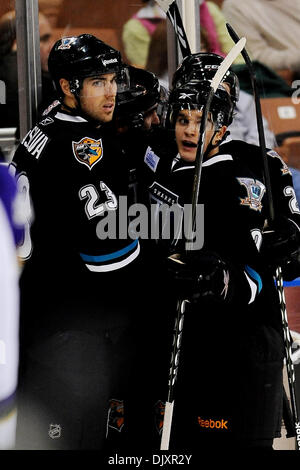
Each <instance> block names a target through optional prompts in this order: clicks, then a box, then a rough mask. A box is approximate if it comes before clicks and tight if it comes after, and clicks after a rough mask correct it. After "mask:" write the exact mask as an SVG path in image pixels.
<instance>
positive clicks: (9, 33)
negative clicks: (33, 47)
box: [0, 11, 54, 127]
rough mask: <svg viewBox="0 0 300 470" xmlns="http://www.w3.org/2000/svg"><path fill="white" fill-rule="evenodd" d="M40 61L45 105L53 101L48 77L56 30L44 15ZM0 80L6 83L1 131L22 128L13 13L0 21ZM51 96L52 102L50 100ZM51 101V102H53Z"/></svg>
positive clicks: (41, 17) (40, 15)
mask: <svg viewBox="0 0 300 470" xmlns="http://www.w3.org/2000/svg"><path fill="white" fill-rule="evenodd" d="M39 27H40V58H41V70H42V95H43V101H44V102H45V105H46V104H48V101H50V99H51V98H52V93H53V86H52V81H50V78H49V75H48V55H49V52H50V49H51V47H52V45H53V39H54V38H53V30H52V28H51V26H50V23H49V21H48V20H47V18H46V17H45V16H44V15H43V14H41V13H40V14H39ZM0 80H2V81H3V82H4V83H5V92H6V100H5V108H6V109H5V113H2V114H1V117H0V127H18V126H19V105H18V103H19V100H18V70H17V40H16V17H15V12H14V11H9V12H7V13H5V14H4V15H3V16H2V17H1V18H0ZM48 96H49V99H48ZM50 97H51V98H50Z"/></svg>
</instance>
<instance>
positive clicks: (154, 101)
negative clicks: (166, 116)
mask: <svg viewBox="0 0 300 470" xmlns="http://www.w3.org/2000/svg"><path fill="white" fill-rule="evenodd" d="M128 72H129V82H130V86H129V88H128V89H127V90H125V91H123V92H120V93H118V100H117V107H116V115H117V117H118V118H119V119H120V120H122V121H123V122H124V123H126V122H127V123H129V124H130V125H131V126H133V127H142V126H143V122H144V116H145V113H147V112H150V111H151V110H156V111H157V113H158V114H161V108H162V105H163V103H164V102H166V101H167V97H168V93H167V91H166V90H165V88H164V87H162V86H161V85H160V83H159V80H158V78H157V76H156V75H155V74H154V73H152V72H149V71H148V70H144V69H141V68H138V67H133V66H128Z"/></svg>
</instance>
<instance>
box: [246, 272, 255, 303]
mask: <svg viewBox="0 0 300 470" xmlns="http://www.w3.org/2000/svg"><path fill="white" fill-rule="evenodd" d="M244 274H245V276H246V278H247V281H248V282H249V286H250V290H251V297H250V300H249V302H248V305H249V304H252V302H253V301H254V300H255V297H256V294H257V284H255V282H254V281H252V279H251V277H249V276H248V274H247V273H246V272H245V271H244Z"/></svg>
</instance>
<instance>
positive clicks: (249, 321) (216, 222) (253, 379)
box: [144, 54, 300, 453]
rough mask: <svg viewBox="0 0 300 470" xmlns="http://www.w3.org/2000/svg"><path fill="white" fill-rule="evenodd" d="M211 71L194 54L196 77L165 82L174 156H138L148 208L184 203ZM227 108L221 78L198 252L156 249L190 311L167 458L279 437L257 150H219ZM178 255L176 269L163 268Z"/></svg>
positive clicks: (280, 176) (283, 197) (281, 202)
mask: <svg viewBox="0 0 300 470" xmlns="http://www.w3.org/2000/svg"><path fill="white" fill-rule="evenodd" d="M219 64H220V58H219V57H218V56H215V55H214V54H199V58H198V60H197V61H196V67H194V66H192V67H190V70H187V69H188V68H186V67H182V68H179V70H178V72H177V73H176V74H175V77H174V82H173V91H172V92H171V96H170V109H169V119H170V122H171V123H172V124H173V125H174V127H175V133H174V137H175V140H176V143H177V148H178V155H177V156H176V155H172V153H171V152H170V146H169V145H167V146H166V145H164V144H163V143H162V142H159V143H158V142H155V140H154V139H153V142H152V145H151V146H149V147H148V149H147V152H146V155H145V158H144V162H145V167H146V168H147V172H146V175H145V178H149V179H148V188H149V195H150V199H151V201H152V202H154V203H156V204H158V206H161V205H162V204H163V203H165V202H166V201H168V200H170V201H176V202H177V203H178V204H179V205H180V206H181V207H184V204H186V203H190V201H191V188H192V184H193V174H194V168H195V164H194V160H195V156H196V148H197V143H198V137H199V135H198V134H199V122H200V120H201V116H202V107H203V105H204V103H205V101H206V99H207V92H206V91H205V90H207V80H209V79H211V78H212V75H213V73H214V72H215V70H216V68H217V67H218V65H219ZM197 66H198V67H197ZM190 72H191V73H190ZM205 82H206V83H205ZM226 83H227V84H228V85H229V90H230V99H229V94H228V87H227V86H226ZM237 98H238V83H237V79H236V77H235V75H234V74H233V73H232V72H229V73H228V74H227V76H226V77H225V79H224V83H223V86H220V87H219V89H218V90H217V92H216V95H215V97H214V99H213V102H212V107H211V113H210V115H209V119H208V123H207V129H206V148H205V151H204V160H203V167H202V177H201V185H200V197H199V202H200V203H203V204H204V246H203V248H202V249H201V250H200V251H199V252H198V253H195V254H193V257H192V258H190V259H186V258H185V257H184V256H182V250H181V249H180V240H179V241H175V243H171V245H170V244H168V243H167V249H166V250H165V253H166V254H167V253H168V252H169V253H170V251H171V253H172V252H173V257H172V258H173V260H172V261H170V262H169V271H170V272H171V273H172V278H173V280H174V283H175V285H174V290H175V291H176V296H179V297H181V298H182V296H187V298H189V299H190V301H191V304H190V308H189V311H188V312H187V313H186V315H185V322H184V331H183V342H182V350H181V357H180V364H179V375H178V384H177V387H176V391H175V410H174V423H173V428H172V434H171V447H170V448H172V450H177V451H178V449H181V450H182V449H185V450H186V449H192V450H193V451H194V452H195V453H196V452H198V451H199V452H202V451H203V450H206V449H211V448H213V449H215V448H218V449H223V450H225V449H227V450H228V449H229V450H230V449H235V448H244V449H245V448H251V449H256V448H265V449H270V448H271V447H272V442H273V439H274V437H278V436H279V433H280V424H281V412H282V367H283V355H284V353H283V341H282V335H281V326H280V315H279V311H278V302H277V297H276V292H275V290H274V282H273V280H272V275H271V276H270V272H269V270H268V268H267V265H268V264H269V262H270V258H271V257H272V256H274V255H275V256H274V258H275V257H276V262H278V257H280V250H278V249H276V244H273V246H271V248H270V249H269V253H271V256H270V255H269V257H268V259H267V258H266V256H265V253H266V251H267V250H266V249H265V250H264V255H262V254H261V252H260V248H261V244H262V239H263V229H264V223H265V219H266V217H267V213H268V211H267V207H266V204H267V198H266V188H265V186H264V183H263V177H262V170H261V168H262V164H261V162H260V160H259V158H260V152H259V148H258V147H255V146H250V145H249V146H247V144H244V143H243V142H228V143H224V144H223V143H222V140H223V139H224V137H226V131H227V126H228V125H229V124H230V121H231V119H232V112H233V109H234V102H235V99H237ZM268 153H269V159H270V160H271V167H272V169H271V172H272V182H273V185H274V189H275V190H276V202H275V204H276V206H277V208H278V213H279V214H280V215H282V216H284V217H285V220H286V219H290V222H288V225H289V226H291V227H292V229H291V232H292V236H290V237H285V240H284V236H279V237H278V239H279V241H278V245H281V243H280V241H282V242H283V243H282V245H281V247H282V253H283V252H284V251H285V250H287V251H285V253H284V258H285V262H286V265H289V266H291V262H290V259H289V258H290V256H292V258H293V263H292V264H293V269H294V271H293V274H291V276H294V277H295V276H296V275H297V272H298V273H299V260H298V261H297V259H298V258H299V238H298V237H299V235H298V227H299V226H300V223H299V208H298V207H297V205H296V204H295V198H294V193H293V186H292V180H291V177H290V176H289V175H288V173H289V172H288V168H287V167H286V165H285V164H284V163H283V162H282V161H281V159H280V157H279V156H278V155H277V154H275V153H274V152H272V151H269V152H268ZM293 229H295V230H293ZM288 233H289V230H288ZM289 242H292V243H289ZM165 244H166V242H165ZM270 245H272V244H269V246H270ZM274 246H275V249H274ZM288 246H291V249H289V248H288ZM183 251H184V250H183ZM272 253H273V255H272ZM174 254H175V255H176V256H174ZM178 257H179V259H181V263H180V264H178V263H176V262H174V258H175V259H176V258H177V259H178ZM266 259H267V261H266ZM288 259H289V261H287V260H288ZM276 262H275V263H274V264H276ZM297 262H298V268H297V267H296V266H297ZM297 269H298V271H297ZM243 271H244V273H243ZM222 272H223V273H227V275H226V276H225V275H223V276H222V275H221V273H222ZM245 280H246V281H247V282H246V283H243V281H245ZM270 280H271V281H270ZM247 283H248V284H247ZM272 283H273V284H272ZM247 288H248V289H249V290H248V291H247ZM225 294H226V295H225Z"/></svg>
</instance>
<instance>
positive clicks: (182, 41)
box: [155, 0, 191, 57]
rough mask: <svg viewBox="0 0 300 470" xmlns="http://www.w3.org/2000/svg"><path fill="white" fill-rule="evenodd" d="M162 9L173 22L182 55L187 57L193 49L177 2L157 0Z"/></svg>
mask: <svg viewBox="0 0 300 470" xmlns="http://www.w3.org/2000/svg"><path fill="white" fill-rule="evenodd" d="M155 1H156V3H157V4H158V5H159V6H160V8H161V9H162V10H163V11H164V12H165V13H166V15H167V17H168V18H169V20H170V21H171V23H172V25H173V28H174V32H175V34H176V37H177V41H178V43H179V47H180V50H181V54H182V56H183V57H186V56H188V55H190V54H191V48H190V45H189V41H188V38H187V35H186V32H185V29H184V26H183V22H182V18H181V15H180V11H179V9H178V6H177V3H176V0H155Z"/></svg>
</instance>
